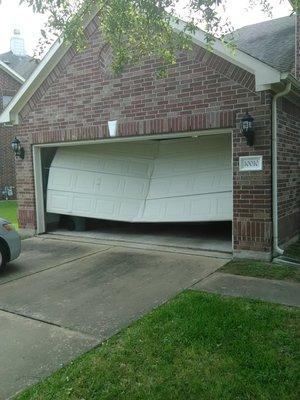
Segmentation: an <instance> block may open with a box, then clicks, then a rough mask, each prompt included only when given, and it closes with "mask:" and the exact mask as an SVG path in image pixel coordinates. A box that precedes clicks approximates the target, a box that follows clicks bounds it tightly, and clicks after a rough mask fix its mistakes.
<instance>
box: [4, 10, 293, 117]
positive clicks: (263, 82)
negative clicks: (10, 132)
mask: <svg viewBox="0 0 300 400" xmlns="http://www.w3.org/2000/svg"><path fill="white" fill-rule="evenodd" d="M97 12H98V11H97V10H95V12H94V14H93V15H89V17H88V18H86V21H85V26H87V25H88V23H89V22H90V21H91V20H92V18H93V17H95V16H96V15H97ZM172 26H173V29H174V30H175V31H177V32H182V31H183V30H184V29H185V27H186V23H185V22H183V21H176V22H175V21H174V22H173V23H172ZM191 37H192V41H193V42H194V43H195V44H196V45H198V46H200V47H203V48H207V42H206V35H205V32H203V31H201V30H198V31H196V32H195V33H193V34H191ZM70 47H71V45H70V44H68V43H64V42H63V41H61V40H60V39H58V40H57V41H56V42H55V43H54V44H53V46H52V47H51V48H50V50H49V51H48V53H47V54H46V55H45V57H44V58H43V60H42V61H41V62H40V63H39V65H38V66H37V68H36V69H35V70H34V72H33V73H32V74H31V76H30V77H29V78H28V79H27V81H26V82H25V84H24V85H23V86H22V87H21V88H20V90H19V91H18V93H17V94H16V95H15V97H14V98H13V99H12V101H11V102H10V104H9V105H8V106H7V107H6V109H5V110H4V111H3V113H2V114H1V115H0V123H14V124H17V123H18V116H19V112H20V111H21V110H22V108H23V107H24V106H25V105H26V103H27V102H28V100H29V99H30V98H31V97H32V95H33V94H34V93H35V91H36V90H37V89H38V88H39V87H40V85H41V84H42V83H43V81H44V80H45V79H46V78H47V76H48V75H49V74H50V72H51V71H52V70H53V69H54V68H55V66H56V65H57V64H58V63H59V61H60V60H61V59H62V57H63V56H64V55H65V54H66V52H67V51H68V49H69V48H70ZM213 52H214V53H215V54H216V55H218V56H219V57H222V58H223V59H225V60H227V61H229V62H231V63H232V64H234V65H237V66H239V67H240V68H242V69H244V70H246V71H248V72H250V73H252V74H254V76H255V85H256V90H257V91H260V90H267V89H270V87H271V85H273V84H278V83H280V82H281V81H282V80H286V79H292V80H293V84H294V85H296V87H297V88H298V87H299V81H297V80H296V79H295V78H294V77H292V76H291V75H290V74H286V73H285V74H283V73H282V72H281V71H280V70H278V69H276V68H274V67H272V66H270V65H269V64H267V63H265V62H263V61H261V60H260V59H258V58H256V57H253V56H251V55H250V54H248V53H246V52H245V51H241V50H239V49H237V50H236V51H235V53H233V52H232V50H231V49H230V48H228V46H225V45H224V44H223V43H222V42H221V41H220V40H218V39H216V40H215V42H214V46H213ZM297 90H298V89H297Z"/></svg>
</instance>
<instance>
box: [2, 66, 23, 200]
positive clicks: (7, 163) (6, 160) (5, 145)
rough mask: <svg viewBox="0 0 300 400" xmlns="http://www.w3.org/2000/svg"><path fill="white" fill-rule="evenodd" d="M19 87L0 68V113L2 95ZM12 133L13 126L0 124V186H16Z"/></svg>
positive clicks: (9, 94)
mask: <svg viewBox="0 0 300 400" xmlns="http://www.w3.org/2000/svg"><path fill="white" fill-rule="evenodd" d="M19 87H20V83H19V82H17V81H16V80H15V79H14V78H12V77H11V76H10V75H8V74H7V73H6V72H4V71H3V70H2V69H0V113H1V112H2V109H3V107H2V96H14V95H15V93H16V92H17V91H18V89H19ZM14 134H15V129H14V128H8V127H4V126H2V125H0V188H2V187H4V186H6V185H7V186H13V187H15V186H16V174H15V158H14V155H13V152H12V151H11V148H10V143H11V141H12V139H13V137H14ZM14 197H15V196H14ZM0 199H1V196H0Z"/></svg>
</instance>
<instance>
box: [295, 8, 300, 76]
mask: <svg viewBox="0 0 300 400" xmlns="http://www.w3.org/2000/svg"><path fill="white" fill-rule="evenodd" d="M295 18H296V24H295V28H296V41H295V75H296V78H297V79H300V11H299V12H298V14H297V15H296V16H295Z"/></svg>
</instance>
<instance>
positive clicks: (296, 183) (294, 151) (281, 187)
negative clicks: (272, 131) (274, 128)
mask: <svg viewBox="0 0 300 400" xmlns="http://www.w3.org/2000/svg"><path fill="white" fill-rule="evenodd" d="M299 133H300V108H299V107H296V106H295V105H294V104H291V103H290V102H289V101H287V100H285V99H283V100H281V101H279V104H278V218H279V240H280V242H281V243H284V242H286V241H287V240H289V239H291V238H292V237H293V236H295V235H296V234H297V233H299V231H300V162H299V157H300V136H299Z"/></svg>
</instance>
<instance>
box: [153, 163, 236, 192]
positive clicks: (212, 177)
mask: <svg viewBox="0 0 300 400" xmlns="http://www.w3.org/2000/svg"><path fill="white" fill-rule="evenodd" d="M231 188H232V182H231V171H230V170H227V171H224V170H223V171H217V172H214V173H213V174H212V173H202V174H193V175H191V176H186V175H184V176H176V177H172V178H159V179H153V180H152V182H151V185H150V190H149V195H148V198H149V199H155V198H164V197H172V196H180V195H181V194H182V193H185V195H196V194H205V193H208V192H209V193H218V192H224V191H229V192H231V190H232V189H231Z"/></svg>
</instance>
